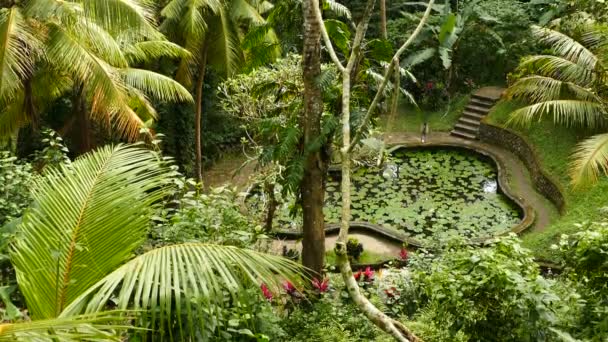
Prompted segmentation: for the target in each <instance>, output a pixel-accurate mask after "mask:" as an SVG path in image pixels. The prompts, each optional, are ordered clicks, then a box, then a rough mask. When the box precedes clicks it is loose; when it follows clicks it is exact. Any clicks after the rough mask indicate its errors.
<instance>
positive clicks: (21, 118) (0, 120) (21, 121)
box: [0, 91, 30, 138]
mask: <svg viewBox="0 0 608 342" xmlns="http://www.w3.org/2000/svg"><path fill="white" fill-rule="evenodd" d="M23 96H24V93H23V92H22V91H20V92H18V93H17V94H16V95H14V96H13V99H12V101H10V102H8V103H5V104H4V105H3V106H2V107H3V108H2V110H0V137H2V138H6V137H10V136H12V135H13V134H15V133H16V132H17V130H18V129H19V128H21V127H23V126H25V125H27V124H28V123H29V122H30V118H29V117H28V116H27V115H26V111H25V110H24V108H23V105H24V98H23Z"/></svg>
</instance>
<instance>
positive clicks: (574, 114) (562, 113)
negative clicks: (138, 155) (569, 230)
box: [507, 27, 608, 185]
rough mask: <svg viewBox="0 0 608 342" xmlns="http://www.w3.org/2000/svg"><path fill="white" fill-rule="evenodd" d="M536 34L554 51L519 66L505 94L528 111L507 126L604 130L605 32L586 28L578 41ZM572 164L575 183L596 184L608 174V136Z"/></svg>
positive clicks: (588, 143)
mask: <svg viewBox="0 0 608 342" xmlns="http://www.w3.org/2000/svg"><path fill="white" fill-rule="evenodd" d="M532 30H533V34H534V35H535V36H536V37H537V39H538V40H539V41H540V42H541V43H545V44H548V45H549V46H550V48H551V54H545V55H537V56H530V57H527V58H525V59H524V60H523V61H522V63H521V64H520V66H519V68H518V71H519V73H520V75H521V76H520V77H519V78H518V79H517V80H516V81H515V82H514V83H513V84H512V85H511V86H510V87H509V89H508V90H507V98H508V99H517V100H522V101H525V102H526V103H527V105H526V106H524V107H522V108H520V109H518V110H516V111H514V112H512V113H511V114H510V119H509V122H510V123H514V124H527V123H530V122H531V121H533V120H535V119H537V120H540V119H541V118H542V117H543V116H545V115H551V116H552V117H553V121H554V122H555V123H556V124H562V125H566V126H579V127H585V128H593V129H597V128H605V127H606V125H607V124H608V120H607V117H606V114H607V113H608V107H607V106H606V100H607V97H606V95H607V94H608V93H607V90H608V88H607V86H608V84H607V83H606V81H607V79H608V78H607V76H608V74H607V69H606V66H605V65H604V62H603V60H602V59H601V58H600V55H599V53H600V51H601V50H602V49H603V48H604V46H605V41H606V40H605V38H603V36H602V32H601V31H602V28H600V29H598V28H591V27H585V28H583V29H582V30H581V32H580V33H579V34H578V37H577V39H574V38H572V37H569V36H567V35H565V34H563V33H560V32H558V31H555V30H551V29H548V28H541V27H533V29H532ZM573 158H574V160H573V163H572V168H571V176H572V181H573V183H574V184H575V185H581V184H586V183H590V182H594V181H596V180H597V179H598V176H599V174H600V173H606V172H607V171H608V134H599V135H595V136H593V137H590V138H589V139H587V140H585V141H583V142H581V143H580V144H579V145H578V147H577V149H576V151H575V153H574V156H573Z"/></svg>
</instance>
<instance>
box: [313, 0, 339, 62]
mask: <svg viewBox="0 0 608 342" xmlns="http://www.w3.org/2000/svg"><path fill="white" fill-rule="evenodd" d="M310 2H311V6H312V8H313V11H314V12H315V18H316V19H317V21H318V22H319V26H320V27H321V36H322V37H323V41H324V42H325V47H326V48H327V51H328V52H329V56H330V57H331V60H332V61H333V62H334V64H335V65H336V66H337V67H338V70H340V71H341V72H343V71H344V70H345V68H344V65H342V62H340V58H338V55H336V50H334V46H333V44H332V43H331V40H330V39H329V34H327V30H326V29H325V23H324V22H323V15H322V13H321V6H320V4H319V0H310Z"/></svg>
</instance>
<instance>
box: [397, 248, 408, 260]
mask: <svg viewBox="0 0 608 342" xmlns="http://www.w3.org/2000/svg"><path fill="white" fill-rule="evenodd" d="M407 257H408V255H407V249H405V248H401V251H400V252H399V258H401V260H403V261H405V260H407Z"/></svg>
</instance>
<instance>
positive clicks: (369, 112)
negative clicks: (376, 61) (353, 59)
mask: <svg viewBox="0 0 608 342" xmlns="http://www.w3.org/2000/svg"><path fill="white" fill-rule="evenodd" d="M434 3H435V0H430V1H429V4H428V6H427V8H426V11H425V12H424V15H423V16H422V19H420V22H419V23H418V26H417V27H416V29H415V30H414V32H412V34H411V35H410V37H409V38H408V39H407V40H406V41H405V43H403V45H401V47H400V48H399V50H397V52H396V53H395V55H394V56H393V58H392V59H391V63H390V64H389V65H388V67H387V68H386V71H385V72H384V80H383V81H382V84H381V85H380V88H378V91H377V92H376V96H374V99H373V100H372V103H371V105H370V106H369V108H368V109H367V113H366V114H365V117H364V118H363V121H362V122H361V126H360V127H359V128H358V129H357V130H356V132H355V136H354V137H353V139H352V142H351V143H350V145H349V147H348V150H349V151H352V149H353V148H354V147H355V146H356V145H357V143H358V142H359V140H360V139H361V134H362V132H363V130H364V129H365V127H367V124H368V122H369V120H370V119H371V117H372V115H373V114H374V110H375V109H376V107H377V106H378V102H380V98H381V97H382V94H383V93H384V89H385V88H386V85H387V84H388V80H389V77H390V74H391V72H393V69H394V68H395V67H399V58H400V57H401V55H402V54H403V52H404V51H405V50H406V49H407V48H408V47H409V46H410V45H411V44H412V43H413V42H414V40H415V39H416V37H417V36H418V35H419V34H420V32H421V31H422V28H423V27H424V25H425V23H426V21H427V20H428V19H429V17H430V15H431V12H432V9H433V4H434Z"/></svg>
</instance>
